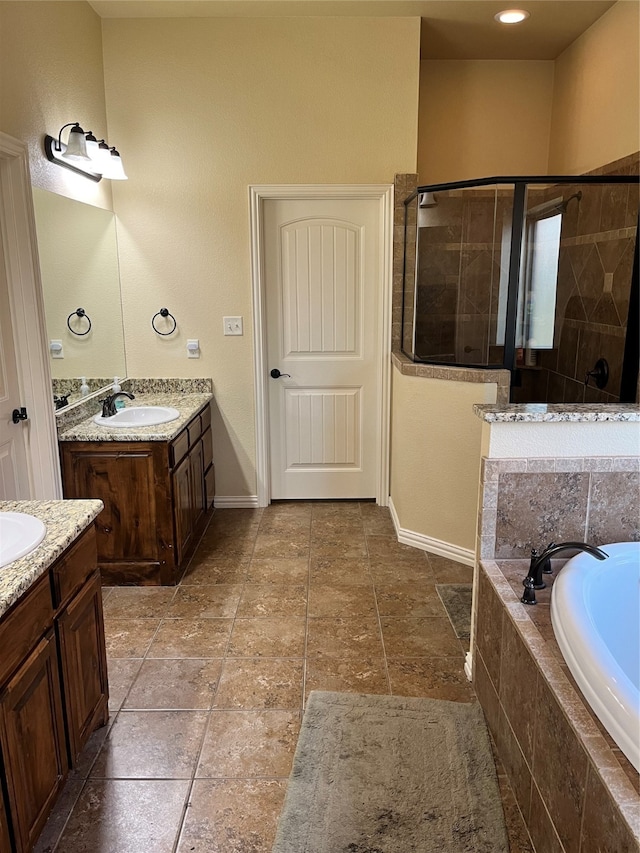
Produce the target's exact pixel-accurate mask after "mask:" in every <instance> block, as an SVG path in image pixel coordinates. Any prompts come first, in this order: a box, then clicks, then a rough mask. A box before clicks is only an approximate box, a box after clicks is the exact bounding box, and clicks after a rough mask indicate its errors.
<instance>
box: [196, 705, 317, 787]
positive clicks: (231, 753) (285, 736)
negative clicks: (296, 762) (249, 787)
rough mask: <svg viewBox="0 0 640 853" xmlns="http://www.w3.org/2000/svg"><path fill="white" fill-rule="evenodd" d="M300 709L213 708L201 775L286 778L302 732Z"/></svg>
mask: <svg viewBox="0 0 640 853" xmlns="http://www.w3.org/2000/svg"><path fill="white" fill-rule="evenodd" d="M301 716H302V715H301V713H300V712H299V711H270V710H259V711H212V712H211V716H210V719H209V726H208V728H207V734H206V737H205V741H204V745H203V747H202V753H201V756H200V762H199V764H198V771H197V773H196V776H197V777H199V778H218V779H219V778H227V779H228V778H243V779H251V778H253V777H256V776H271V777H284V778H286V777H287V776H288V775H289V773H290V772H291V765H292V763H293V754H294V752H295V749H296V744H297V741H298V734H299V731H300V720H301Z"/></svg>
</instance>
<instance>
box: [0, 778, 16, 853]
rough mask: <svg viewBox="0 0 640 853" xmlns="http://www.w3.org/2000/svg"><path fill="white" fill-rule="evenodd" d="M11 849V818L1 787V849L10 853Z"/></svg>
mask: <svg viewBox="0 0 640 853" xmlns="http://www.w3.org/2000/svg"><path fill="white" fill-rule="evenodd" d="M10 850H13V847H12V846H11V839H10V837H9V818H8V816H7V810H6V808H5V805H4V798H3V796H2V790H1V789H0V851H1V853H9V851H10Z"/></svg>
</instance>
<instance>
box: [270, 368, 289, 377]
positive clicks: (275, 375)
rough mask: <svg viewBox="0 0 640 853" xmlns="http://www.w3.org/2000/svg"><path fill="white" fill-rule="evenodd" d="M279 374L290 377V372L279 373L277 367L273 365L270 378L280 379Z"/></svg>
mask: <svg viewBox="0 0 640 853" xmlns="http://www.w3.org/2000/svg"><path fill="white" fill-rule="evenodd" d="M281 376H288V377H289V379H291V374H290V373H280V371H279V370H278V368H277V367H274V368H273V370H272V371H271V378H272V379H280V377H281Z"/></svg>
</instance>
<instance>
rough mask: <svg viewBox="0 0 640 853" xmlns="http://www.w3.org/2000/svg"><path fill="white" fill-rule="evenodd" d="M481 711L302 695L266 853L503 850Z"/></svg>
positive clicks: (391, 699)
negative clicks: (305, 697) (284, 783)
mask: <svg viewBox="0 0 640 853" xmlns="http://www.w3.org/2000/svg"><path fill="white" fill-rule="evenodd" d="M508 849H509V848H508V843H507V835H506V830H505V825H504V817H503V812H502V803H501V800H500V793H499V790H498V782H497V778H496V771H495V766H494V763H493V757H492V754H491V747H490V745H489V736H488V733H487V727H486V724H485V721H484V716H483V714H482V709H481V708H480V705H479V704H477V703H474V704H471V705H467V704H462V703H458V702H445V701H440V700H437V699H403V698H400V697H396V696H362V695H358V694H353V693H326V692H322V691H313V692H312V693H311V694H310V695H309V699H308V701H307V708H306V711H305V713H304V718H303V721H302V728H301V731H300V737H299V739H298V746H297V749H296V754H295V758H294V762H293V770H292V771H291V776H290V778H289V784H288V787H287V794H286V799H285V804H284V809H283V812H282V815H281V817H280V822H279V824H278V832H277V835H276V841H275V844H274V847H273V853H508Z"/></svg>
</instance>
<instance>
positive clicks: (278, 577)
mask: <svg viewBox="0 0 640 853" xmlns="http://www.w3.org/2000/svg"><path fill="white" fill-rule="evenodd" d="M308 579H309V560H308V558H307V557H297V558H295V557H294V558H291V557H271V558H269V557H265V558H261V557H254V558H253V560H251V563H250V565H249V572H248V575H247V582H248V583H252V584H253V583H280V584H293V585H300V584H306V583H307V581H308Z"/></svg>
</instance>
